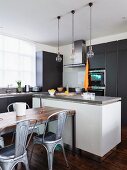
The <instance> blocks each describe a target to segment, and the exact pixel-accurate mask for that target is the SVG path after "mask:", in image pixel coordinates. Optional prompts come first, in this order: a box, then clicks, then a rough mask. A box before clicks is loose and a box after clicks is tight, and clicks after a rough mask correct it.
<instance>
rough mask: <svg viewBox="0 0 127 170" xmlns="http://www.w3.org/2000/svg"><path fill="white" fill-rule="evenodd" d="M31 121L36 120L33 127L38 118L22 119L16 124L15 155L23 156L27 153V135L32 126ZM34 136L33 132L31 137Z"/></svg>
mask: <svg viewBox="0 0 127 170" xmlns="http://www.w3.org/2000/svg"><path fill="white" fill-rule="evenodd" d="M31 121H34V123H32V125H33V129H34V127H35V125H36V123H37V121H36V120H25V121H20V122H18V123H17V124H16V138H15V157H18V156H21V155H23V154H24V153H25V151H26V147H27V145H28V142H29V141H30V139H29V140H28V141H27V137H28V134H29V127H30V126H31ZM31 136H32V133H31V135H30V138H31Z"/></svg>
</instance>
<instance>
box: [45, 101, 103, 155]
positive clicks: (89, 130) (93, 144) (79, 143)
mask: <svg viewBox="0 0 127 170" xmlns="http://www.w3.org/2000/svg"><path fill="white" fill-rule="evenodd" d="M43 101H44V103H45V106H52V107H59V108H65V109H74V110H76V147H77V148H79V149H82V150H84V151H87V152H90V153H93V154H95V155H99V156H100V154H101V123H102V122H101V118H102V106H98V105H90V104H88V103H86V104H85V103H82V102H80V103H78V102H77V103H76V102H71V101H65V100H57V99H43ZM50 129H51V130H53V123H52V125H51V126H50ZM63 139H64V143H66V144H69V145H71V142H72V126H71V119H68V121H67V124H66V126H65V132H64V135H63Z"/></svg>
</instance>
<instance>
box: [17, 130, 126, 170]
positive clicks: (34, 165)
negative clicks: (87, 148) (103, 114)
mask: <svg viewBox="0 0 127 170" xmlns="http://www.w3.org/2000/svg"><path fill="white" fill-rule="evenodd" d="M30 149H31V147H29V150H28V154H29V153H30ZM66 155H67V159H68V162H69V165H70V167H69V168H67V167H66V164H65V161H64V159H63V155H62V152H59V151H56V152H55V156H54V164H53V169H54V170H127V127H124V128H122V142H121V144H120V145H119V146H118V148H117V149H116V150H115V151H114V152H113V153H112V154H111V155H110V156H108V157H107V158H106V159H105V160H104V161H103V162H101V163H99V162H96V161H94V160H91V159H88V158H86V157H85V156H81V155H75V156H74V155H73V154H72V153H71V152H70V151H66ZM47 167H48V165H47V155H46V151H45V150H44V149H42V148H41V147H40V146H38V145H36V146H35V149H34V153H33V156H32V160H31V163H30V170H48V168H47ZM18 169H19V170H24V169H25V168H23V167H21V168H18Z"/></svg>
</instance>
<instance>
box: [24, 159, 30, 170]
mask: <svg viewBox="0 0 127 170" xmlns="http://www.w3.org/2000/svg"><path fill="white" fill-rule="evenodd" d="M24 165H25V168H26V170H29V163H28V159H27V156H26V157H25V160H24Z"/></svg>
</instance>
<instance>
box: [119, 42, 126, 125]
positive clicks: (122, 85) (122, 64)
mask: <svg viewBox="0 0 127 170" xmlns="http://www.w3.org/2000/svg"><path fill="white" fill-rule="evenodd" d="M118 96H119V97H122V108H121V109H122V125H127V40H120V41H118Z"/></svg>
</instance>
